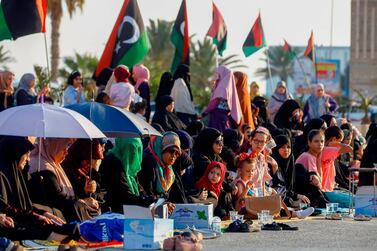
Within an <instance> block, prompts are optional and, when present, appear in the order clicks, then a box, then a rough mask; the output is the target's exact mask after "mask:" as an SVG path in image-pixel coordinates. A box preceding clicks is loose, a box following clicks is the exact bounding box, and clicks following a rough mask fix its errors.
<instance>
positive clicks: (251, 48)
mask: <svg viewBox="0 0 377 251" xmlns="http://www.w3.org/2000/svg"><path fill="white" fill-rule="evenodd" d="M264 46H266V40H265V38H264V32H263V27H262V19H261V16H260V13H259V15H258V18H257V19H256V20H255V22H254V25H253V27H252V28H251V31H250V33H249V34H248V35H247V38H246V40H245V42H244V44H243V46H242V50H243V53H244V54H245V56H246V57H248V56H250V55H251V54H253V53H255V52H257V51H258V50H259V49H261V48H263V47H264Z"/></svg>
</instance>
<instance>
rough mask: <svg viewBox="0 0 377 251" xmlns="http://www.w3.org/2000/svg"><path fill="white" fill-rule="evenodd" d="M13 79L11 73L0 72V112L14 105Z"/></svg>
mask: <svg viewBox="0 0 377 251" xmlns="http://www.w3.org/2000/svg"><path fill="white" fill-rule="evenodd" d="M13 79H14V74H13V73H12V72H10V71H2V72H0V112H1V111H4V110H5V109H7V108H9V107H13V105H14V104H13V103H14V96H13V91H14V90H13Z"/></svg>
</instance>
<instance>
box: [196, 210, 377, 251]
mask: <svg viewBox="0 0 377 251" xmlns="http://www.w3.org/2000/svg"><path fill="white" fill-rule="evenodd" d="M287 223H288V224H289V225H291V226H298V227H299V230H298V231H262V232H257V233H245V234H242V233H225V234H224V235H223V236H221V237H220V238H217V239H214V240H205V241H204V243H203V246H204V249H203V250H214V251H220V250H232V251H237V250H253V251H254V250H263V251H266V250H274V251H276V250H342V251H343V250H363V251H364V250H373V251H376V250H377V219H376V218H375V219H373V220H372V221H369V222H360V221H353V220H351V219H343V220H341V221H335V220H333V221H331V220H325V219H323V218H320V217H316V218H313V219H309V220H292V221H290V222H287Z"/></svg>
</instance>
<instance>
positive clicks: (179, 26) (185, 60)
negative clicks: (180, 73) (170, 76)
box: [170, 0, 190, 73]
mask: <svg viewBox="0 0 377 251" xmlns="http://www.w3.org/2000/svg"><path fill="white" fill-rule="evenodd" d="M170 40H171V41H172V43H173V44H174V46H175V55H174V59H173V63H172V66H171V72H173V73H174V72H175V70H176V69H177V67H178V66H179V65H181V64H186V65H190V37H189V31H188V17H187V8H186V0H183V1H182V4H181V7H180V9H179V12H178V16H177V18H176V20H175V23H174V26H173V30H172V32H171V35H170Z"/></svg>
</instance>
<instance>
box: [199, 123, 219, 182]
mask: <svg viewBox="0 0 377 251" xmlns="http://www.w3.org/2000/svg"><path fill="white" fill-rule="evenodd" d="M223 145H224V142H223V138H222V135H221V132H220V131H219V130H217V129H215V128H205V129H204V130H203V131H201V132H200V133H199V135H198V136H197V137H196V139H195V143H194V153H193V155H192V160H193V161H194V175H195V179H196V181H198V180H199V179H200V178H201V177H202V176H203V174H204V172H205V170H206V169H207V166H208V165H209V163H211V162H212V161H217V162H221V161H222V159H221V157H220V153H221V151H222V148H223Z"/></svg>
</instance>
